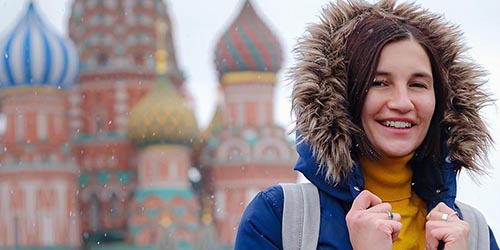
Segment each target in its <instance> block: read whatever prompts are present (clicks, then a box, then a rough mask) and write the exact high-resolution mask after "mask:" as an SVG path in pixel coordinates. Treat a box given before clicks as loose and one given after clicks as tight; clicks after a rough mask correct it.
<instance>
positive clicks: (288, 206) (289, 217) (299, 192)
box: [280, 183, 321, 250]
mask: <svg viewBox="0 0 500 250" xmlns="http://www.w3.org/2000/svg"><path fill="white" fill-rule="evenodd" d="M280 185H281V187H282V188H283V196H284V197H285V200H284V203H283V204H284V205H283V219H282V222H283V225H282V228H281V234H282V237H283V250H314V249H316V246H317V244H318V238H319V224H320V214H321V211H320V204H319V194H318V189H317V188H316V186H314V185H313V184H311V183H300V184H296V183H282V184H280Z"/></svg>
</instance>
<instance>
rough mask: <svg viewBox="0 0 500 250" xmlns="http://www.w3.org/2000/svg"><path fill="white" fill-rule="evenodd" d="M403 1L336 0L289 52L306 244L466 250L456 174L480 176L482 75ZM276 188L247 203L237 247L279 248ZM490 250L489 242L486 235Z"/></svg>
mask: <svg viewBox="0 0 500 250" xmlns="http://www.w3.org/2000/svg"><path fill="white" fill-rule="evenodd" d="M461 39H462V38H461V36H460V32H459V31H458V30H457V28H456V26H453V25H450V24H448V23H446V22H445V21H444V20H443V18H442V17H441V16H438V15H435V14H432V13H429V12H428V11H426V10H425V9H422V8H420V7H419V6H415V5H413V4H406V3H405V4H400V5H396V4H395V3H394V1H381V2H379V3H376V4H370V3H367V2H363V1H349V2H348V3H345V2H342V1H338V2H337V4H331V5H329V6H328V7H327V8H325V9H324V12H323V15H322V18H321V22H320V23H319V24H316V25H313V26H310V27H309V29H308V34H307V35H306V36H305V37H304V38H303V40H302V41H301V42H300V43H299V46H298V48H297V49H296V55H297V64H296V65H295V67H294V68H292V71H291V77H292V80H293V82H294V90H293V103H292V104H293V105H292V106H293V109H294V112H295V114H296V116H297V121H296V131H297V138H298V139H297V142H298V143H297V151H298V153H299V156H300V157H299V160H298V161H297V163H296V165H295V169H296V170H298V171H300V172H301V173H302V174H304V176H305V177H306V178H307V179H308V180H309V181H310V182H311V183H313V184H314V185H315V186H316V187H317V188H318V189H319V197H320V207H321V222H320V233H319V238H318V245H317V246H318V249H393V248H394V249H438V246H439V245H441V246H439V248H440V247H442V245H443V244H444V247H445V249H467V244H468V239H469V225H468V223H467V222H465V221H463V220H462V219H461V218H460V214H459V213H457V212H455V211H457V210H458V211H459V209H458V208H457V207H456V204H455V197H456V174H457V173H458V172H459V171H460V170H461V169H463V168H465V169H468V170H471V171H473V172H475V173H479V174H481V173H483V172H484V168H483V167H482V165H480V163H478V162H477V160H478V159H484V158H485V157H486V156H485V154H486V151H487V149H488V146H489V145H490V144H491V138H490V135H489V132H488V131H487V129H486V127H485V125H484V123H483V122H482V120H481V118H480V115H479V110H480V108H481V107H482V106H483V105H484V104H486V103H487V102H489V101H490V99H489V97H488V95H487V94H486V93H485V92H484V91H483V90H481V86H482V83H483V81H482V71H481V69H480V68H478V67H477V66H476V65H475V64H474V63H472V62H470V61H469V60H468V59H467V58H464V55H463V53H464V48H463V45H462V40H461ZM282 214H283V190H282V188H281V187H280V186H274V187H271V188H269V189H267V190H265V191H263V192H261V193H259V194H258V195H257V196H256V197H255V199H254V200H253V201H252V202H251V203H250V204H249V206H248V207H247V209H246V211H245V213H244V214H243V217H242V219H241V223H240V226H239V229H238V235H237V239H236V248H235V249H237V250H242V249H282V246H283V245H282V235H281V233H282V228H281V223H282ZM489 237H490V249H498V246H497V244H496V241H495V238H494V236H493V234H492V232H491V230H489Z"/></svg>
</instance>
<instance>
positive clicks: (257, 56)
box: [215, 0, 282, 76]
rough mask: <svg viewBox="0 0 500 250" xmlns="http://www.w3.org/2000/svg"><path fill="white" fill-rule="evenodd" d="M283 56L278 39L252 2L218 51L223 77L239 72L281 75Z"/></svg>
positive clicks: (220, 44) (216, 53) (218, 47)
mask: <svg viewBox="0 0 500 250" xmlns="http://www.w3.org/2000/svg"><path fill="white" fill-rule="evenodd" d="M281 63H282V55H281V47H280V44H279V42H278V39H277V38H276V36H275V35H274V34H273V32H272V31H271V30H270V29H269V27H268V26H267V25H266V24H265V23H264V22H263V21H262V20H261V19H260V18H259V16H257V13H256V12H255V9H254V8H253V6H252V4H251V3H250V1H249V0H247V1H245V4H244V5H243V9H242V10H241V12H240V14H239V15H238V17H237V18H236V20H235V21H234V22H233V24H231V26H230V27H229V29H228V30H227V31H226V32H225V33H224V35H222V37H221V38H220V39H219V42H218V43H217V47H216V49H215V64H216V67H217V71H218V72H219V75H221V76H222V75H223V74H224V73H228V72H236V71H265V72H277V71H278V70H279V69H280V68H281Z"/></svg>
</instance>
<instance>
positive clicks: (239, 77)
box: [220, 71, 276, 85]
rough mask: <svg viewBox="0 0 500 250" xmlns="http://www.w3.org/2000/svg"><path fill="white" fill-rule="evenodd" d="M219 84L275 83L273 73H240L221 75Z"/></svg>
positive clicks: (274, 74)
mask: <svg viewBox="0 0 500 250" xmlns="http://www.w3.org/2000/svg"><path fill="white" fill-rule="evenodd" d="M220 82H221V84H224V85H225V84H242V83H267V84H275V83H276V73H275V72H259V71H240V72H229V73H225V74H224V75H222V77H221V80H220Z"/></svg>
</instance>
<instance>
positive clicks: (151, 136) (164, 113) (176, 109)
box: [127, 76, 198, 145]
mask: <svg viewBox="0 0 500 250" xmlns="http://www.w3.org/2000/svg"><path fill="white" fill-rule="evenodd" d="M127 134H128V138H130V139H131V140H132V141H134V142H135V143H137V144H139V145H152V144H182V145H191V144H192V142H193V141H194V140H195V139H196V138H197V136H198V125H197V122H196V118H195V116H194V112H193V110H192V108H191V107H189V106H188V105H187V103H186V101H185V100H184V99H183V98H182V97H180V95H179V94H178V93H177V91H176V90H175V88H174V87H173V86H172V84H171V83H170V82H169V81H168V80H167V78H166V77H165V76H160V79H159V80H158V82H157V83H156V84H155V86H153V88H152V89H151V90H150V91H149V92H148V93H147V94H146V95H145V96H144V97H143V98H142V99H141V100H140V101H139V102H138V103H137V104H136V105H135V106H134V108H133V109H132V111H131V112H130V115H129V121H128V131H127Z"/></svg>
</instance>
